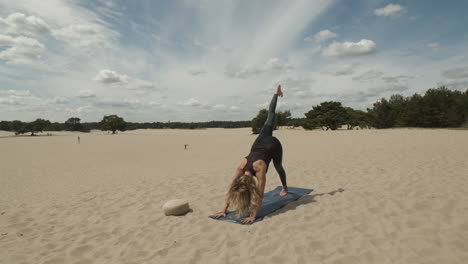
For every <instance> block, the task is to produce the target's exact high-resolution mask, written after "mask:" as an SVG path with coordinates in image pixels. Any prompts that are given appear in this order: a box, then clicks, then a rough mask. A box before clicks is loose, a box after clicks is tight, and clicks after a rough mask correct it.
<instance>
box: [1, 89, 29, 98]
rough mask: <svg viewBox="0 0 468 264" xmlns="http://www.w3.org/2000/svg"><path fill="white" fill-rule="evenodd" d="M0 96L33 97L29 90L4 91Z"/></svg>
mask: <svg viewBox="0 0 468 264" xmlns="http://www.w3.org/2000/svg"><path fill="white" fill-rule="evenodd" d="M0 94H6V95H12V96H18V97H21V96H31V92H30V91H29V90H2V91H0Z"/></svg>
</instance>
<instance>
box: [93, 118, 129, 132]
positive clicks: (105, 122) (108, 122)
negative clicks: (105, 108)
mask: <svg viewBox="0 0 468 264" xmlns="http://www.w3.org/2000/svg"><path fill="white" fill-rule="evenodd" d="M99 125H100V128H101V130H107V131H112V134H115V132H116V131H117V130H119V131H125V129H126V122H125V120H124V119H123V118H122V117H119V116H117V115H108V116H104V118H103V119H102V121H101V122H100V123H99Z"/></svg>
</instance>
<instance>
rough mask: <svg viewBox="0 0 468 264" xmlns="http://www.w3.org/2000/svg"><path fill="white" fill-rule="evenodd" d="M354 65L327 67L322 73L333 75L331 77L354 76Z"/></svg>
mask: <svg viewBox="0 0 468 264" xmlns="http://www.w3.org/2000/svg"><path fill="white" fill-rule="evenodd" d="M354 68H355V66H354V65H351V64H341V65H335V66H331V67H328V68H327V69H325V70H324V71H323V72H322V73H325V74H329V75H333V76H346V75H351V74H354Z"/></svg>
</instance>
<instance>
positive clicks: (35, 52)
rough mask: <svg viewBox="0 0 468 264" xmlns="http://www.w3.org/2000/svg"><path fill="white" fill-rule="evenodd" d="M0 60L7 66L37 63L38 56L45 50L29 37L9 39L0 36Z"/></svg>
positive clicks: (40, 44)
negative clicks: (0, 48)
mask: <svg viewBox="0 0 468 264" xmlns="http://www.w3.org/2000/svg"><path fill="white" fill-rule="evenodd" d="M2 46H6V47H9V48H6V49H5V50H1V51H0V59H2V60H5V61H6V62H7V63H9V64H17V65H27V64H33V63H35V62H37V61H38V59H39V58H40V54H41V53H42V52H43V51H44V50H45V47H44V45H43V44H42V43H40V42H39V41H37V40H36V39H33V38H29V37H11V36H6V35H1V34H0V47H2Z"/></svg>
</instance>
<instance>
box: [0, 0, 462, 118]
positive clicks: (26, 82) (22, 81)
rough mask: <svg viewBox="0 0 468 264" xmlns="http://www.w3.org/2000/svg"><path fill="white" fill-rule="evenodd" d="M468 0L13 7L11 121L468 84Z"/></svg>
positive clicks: (225, 108)
mask: <svg viewBox="0 0 468 264" xmlns="http://www.w3.org/2000/svg"><path fill="white" fill-rule="evenodd" d="M467 10H468V2H467V1H455V0H450V1H432V0H425V1H423V0H414V1H383V0H382V1H381V0H372V1H371V0H356V1H345V0H314V1H312V0H295V1H293V0H292V1H284V0H273V1H207V0H198V1H197V0H180V1H169V0H166V1H151V0H142V1H123V0H115V1H111V0H99V1H91V0H75V1H60V0H47V1H33V0H30V1H26V0H15V1H9V0H0V120H14V119H20V120H23V121H30V120H34V119H36V118H39V117H41V118H46V119H49V120H51V121H59V122H64V121H65V120H66V119H67V118H69V117H80V118H81V119H82V120H83V121H99V120H101V119H102V117H103V116H104V115H108V114H118V115H120V116H122V117H124V118H125V119H126V120H127V121H138V122H139V121H168V120H171V121H209V120H248V119H251V118H252V117H254V116H255V115H256V114H257V112H258V110H259V109H260V108H262V107H266V105H267V103H268V102H269V100H270V98H271V95H272V93H273V92H274V87H275V85H276V84H278V83H280V84H282V86H283V90H284V93H285V97H283V98H282V99H281V100H280V102H279V105H278V109H279V110H291V112H292V113H293V116H294V117H303V116H304V115H303V113H305V112H307V111H308V110H310V109H311V107H312V106H313V105H316V104H318V103H320V102H322V101H326V100H337V101H341V102H342V103H343V104H344V105H346V106H351V107H354V108H358V109H365V108H367V107H370V106H372V103H373V102H375V101H376V100H378V99H380V98H382V97H388V96H390V95H391V94H396V93H399V94H403V95H411V94H413V93H416V92H417V93H423V92H424V91H425V90H427V89H429V88H433V87H437V86H440V85H446V86H448V87H449V88H451V89H457V90H462V91H464V90H465V89H467V88H468V30H467V29H466V25H468V18H467V17H468V16H467V15H466V12H467Z"/></svg>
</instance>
